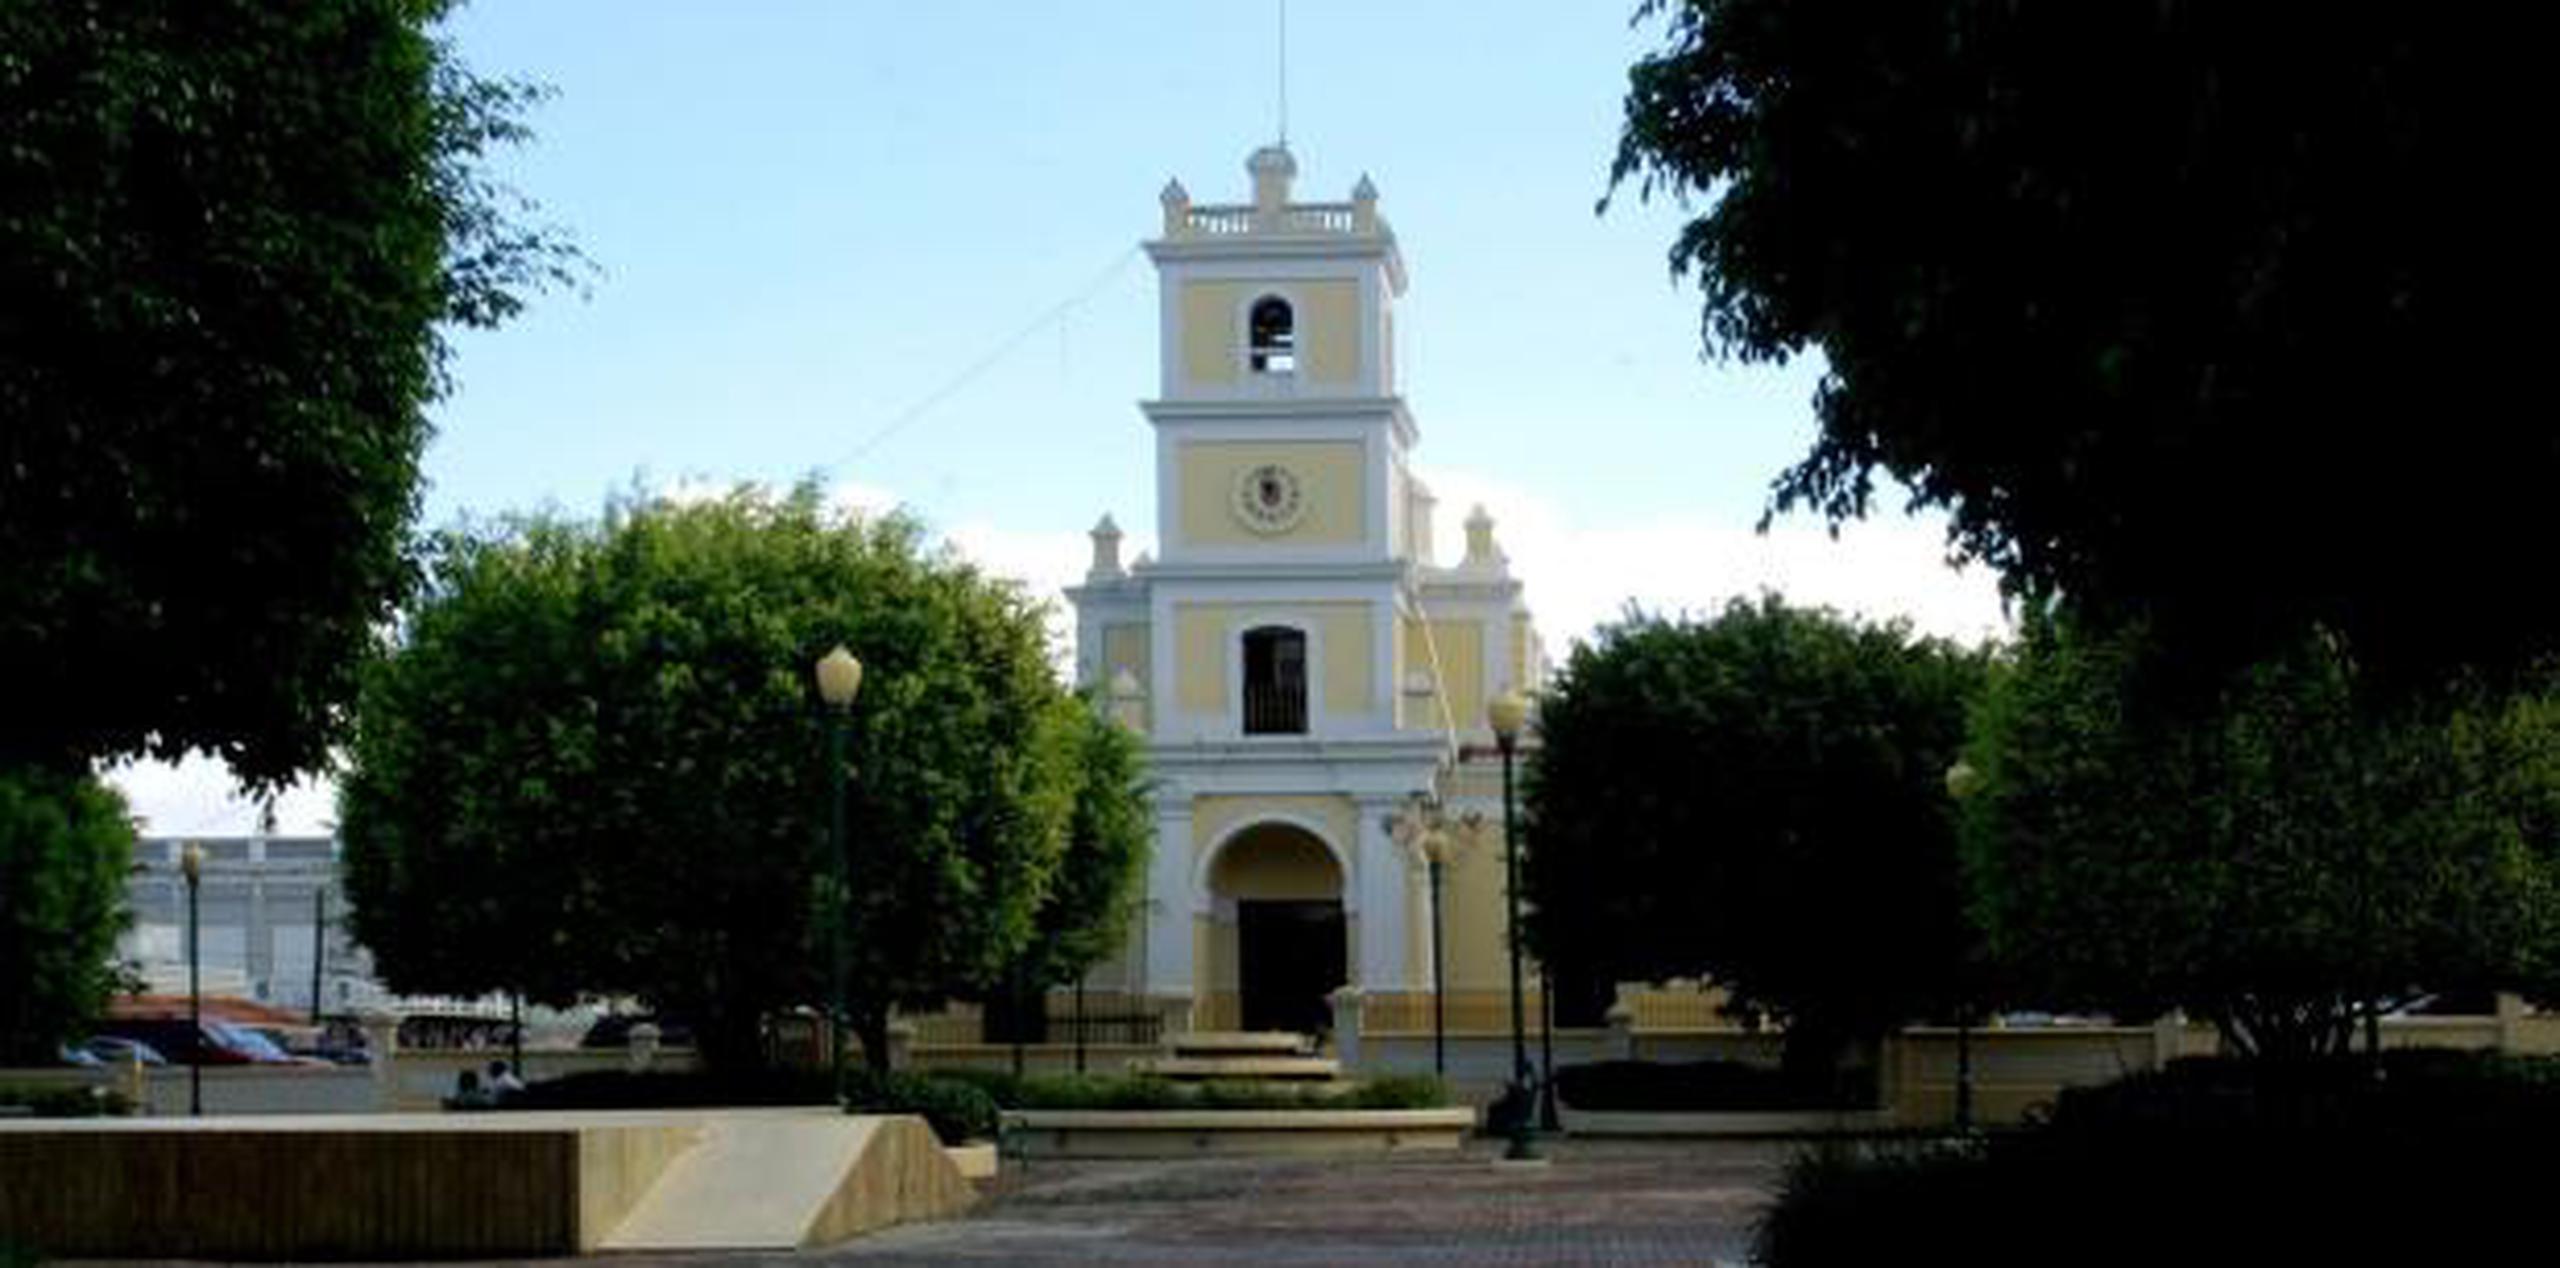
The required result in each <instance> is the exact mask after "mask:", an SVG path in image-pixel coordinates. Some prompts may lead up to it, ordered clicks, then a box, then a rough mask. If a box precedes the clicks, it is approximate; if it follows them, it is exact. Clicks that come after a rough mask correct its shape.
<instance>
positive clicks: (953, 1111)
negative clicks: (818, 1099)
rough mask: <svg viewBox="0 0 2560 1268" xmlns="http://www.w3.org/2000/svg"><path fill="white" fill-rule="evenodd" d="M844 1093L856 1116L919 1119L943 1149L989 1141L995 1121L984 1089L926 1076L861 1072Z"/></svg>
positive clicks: (991, 1102)
mask: <svg viewBox="0 0 2560 1268" xmlns="http://www.w3.org/2000/svg"><path fill="white" fill-rule="evenodd" d="M848 1093H849V1095H850V1097H851V1099H852V1105H853V1108H854V1110H855V1111H856V1112H867V1113H873V1114H914V1115H917V1116H919V1117H921V1118H923V1119H924V1121H925V1122H926V1123H927V1124H929V1125H930V1126H931V1127H932V1128H933V1134H934V1135H935V1136H936V1137H938V1138H940V1139H941V1141H942V1143H943V1144H946V1145H956V1144H959V1143H961V1142H962V1141H969V1140H993V1139H995V1135H996V1128H997V1125H998V1120H999V1118H1000V1115H999V1114H998V1112H997V1109H996V1102H995V1098H994V1097H992V1096H989V1095H988V1094H987V1092H986V1090H985V1089H983V1088H980V1087H977V1086H975V1085H974V1084H971V1083H966V1082H962V1081H960V1080H956V1079H946V1078H941V1077H938V1076H935V1075H929V1074H906V1073H890V1074H874V1073H872V1072H870V1071H868V1070H865V1071H860V1072H858V1073H856V1074H855V1075H854V1076H853V1082H852V1086H851V1087H850V1088H849V1089H848Z"/></svg>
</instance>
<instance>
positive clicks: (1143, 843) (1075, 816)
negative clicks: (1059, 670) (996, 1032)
mask: <svg viewBox="0 0 2560 1268" xmlns="http://www.w3.org/2000/svg"><path fill="white" fill-rule="evenodd" d="M1062 707H1063V708H1065V709H1066V710H1067V714H1066V716H1065V719H1064V722H1063V726H1064V729H1065V730H1066V731H1067V733H1068V735H1069V736H1070V742H1071V743H1072V744H1073V745H1074V751H1073V754H1072V756H1071V757H1070V759H1069V765H1070V768H1071V769H1072V770H1073V772H1074V778H1075V780H1076V798H1075V808H1074V811H1073V813H1072V816H1071V818H1070V819H1069V820H1068V825H1067V845H1066V853H1065V855H1064V856H1063V857H1062V858H1061V859H1060V860H1059V864H1058V870H1057V874H1056V876H1055V877H1054V878H1053V879H1052V881H1051V883H1050V885H1049V889H1048V892H1047V893H1046V894H1045V895H1043V896H1042V898H1041V901H1040V905H1039V909H1038V911H1037V912H1036V914H1035V915H1034V916H1033V922H1032V923H1033V929H1034V932H1033V934H1032V937H1031V939H1030V941H1029V942H1027V943H1025V944H1024V946H1023V949H1022V953H1021V955H1020V956H1018V957H1017V958H1016V960H1015V962H1014V963H1013V965H1012V966H1011V967H1010V968H1009V969H1008V970H1007V972H1006V974H1005V978H1004V980H1003V981H1002V982H1000V983H998V984H997V992H996V993H997V994H998V995H1000V996H1001V998H990V999H989V1001H988V1003H989V1004H990V1006H991V1007H993V1008H995V1009H997V1010H999V1011H1001V1012H1006V1013H1007V1024H1010V1025H1015V1026H1020V1025H1023V1024H1024V1019H1026V1018H1027V1017H1028V1016H1029V1015H1030V1012H1029V1010H1031V1009H1032V1008H1034V1007H1041V1006H1045V1000H1046V996H1047V992H1048V991H1049V989H1050V988H1052V987H1058V986H1066V985H1069V984H1071V983H1073V982H1074V981H1075V980H1076V979H1077V978H1079V977H1082V976H1083V975H1084V973H1085V972H1086V971H1087V970H1089V969H1091V968H1092V967H1093V966H1094V965H1096V964H1100V963H1102V962H1103V961H1105V960H1108V959H1110V958H1111V957H1112V956H1113V955H1114V954H1117V953H1118V952H1119V951H1120V950H1121V949H1122V948H1123V947H1124V946H1126V945H1127V940H1128V933H1129V920H1130V918H1131V916H1132V915H1133V914H1134V912H1135V911H1136V905H1137V901H1138V899H1139V897H1140V896H1141V895H1142V894H1143V893H1144V892H1145V884H1144V880H1143V877H1144V873H1145V870H1146V865H1147V855H1148V851H1149V848H1150V845H1151V842H1152V837H1153V833H1152V831H1151V830H1150V828H1149V824H1148V820H1147V815H1146V800H1145V797H1144V793H1143V789H1144V786H1145V769H1144V764H1143V763H1144V757H1143V755H1142V754H1141V752H1140V751H1139V746H1138V738H1137V736H1136V735H1135V734H1133V733H1131V732H1130V731H1129V729H1128V728H1126V727H1124V726H1122V725H1120V724H1119V723H1118V722H1115V721H1113V720H1111V719H1110V718H1109V717H1108V716H1106V715H1105V714H1104V712H1103V711H1102V707H1101V702H1100V701H1099V700H1078V701H1072V702H1068V703H1066V704H1064V705H1063V706H1062Z"/></svg>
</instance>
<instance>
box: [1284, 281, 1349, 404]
mask: <svg viewBox="0 0 2560 1268" xmlns="http://www.w3.org/2000/svg"><path fill="white" fill-rule="evenodd" d="M1291 289H1292V290H1294V291H1295V292H1297V295H1298V313H1297V316H1298V355H1299V360H1298V368H1299V373H1301V374H1302V375H1304V376H1305V378H1306V380H1307V381H1308V382H1310V383H1322V384H1325V385H1327V386H1338V385H1342V384H1347V383H1350V382H1351V381H1352V380H1353V379H1355V378H1357V377H1358V376H1359V374H1360V288H1359V285H1358V284H1357V283H1354V282H1351V281H1349V280H1347V279H1346V280H1343V281H1332V282H1300V283H1298V284H1297V285H1296V286H1294V287H1292V288H1291Z"/></svg>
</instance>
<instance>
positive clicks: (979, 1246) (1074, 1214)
mask: <svg viewBox="0 0 2560 1268" xmlns="http://www.w3.org/2000/svg"><path fill="white" fill-rule="evenodd" d="M1794 1149H1795V1147H1794V1146H1790V1145H1785V1144H1779V1143H1770V1142H1715V1143H1707V1142H1700V1143H1686V1142H1667V1141H1666V1142H1642V1143H1639V1142H1625V1143H1616V1142H1613V1143H1606V1144H1603V1143H1599V1142H1578V1141H1562V1142H1555V1143H1554V1145H1553V1147H1552V1148H1551V1150H1550V1153H1551V1155H1552V1157H1553V1159H1554V1161H1553V1162H1552V1163H1551V1165H1549V1166H1547V1167H1545V1168H1541V1169H1516V1168H1507V1167H1497V1166H1495V1165H1494V1163H1493V1158H1494V1156H1495V1155H1496V1154H1497V1153H1498V1152H1499V1147H1498V1146H1496V1145H1492V1144H1477V1145H1473V1146H1470V1148H1469V1149H1468V1150H1467V1151H1466V1152H1465V1153H1464V1154H1462V1155H1456V1156H1451V1155H1440V1156H1437V1157H1432V1156H1406V1157H1399V1158H1384V1159H1333V1160H1321V1159H1287V1160H1259V1159H1217V1160H1199V1161H1184V1162H1145V1163H1138V1162H1115V1163H1101V1162H1084V1163H1078V1162H1046V1163H1033V1164H1030V1165H1028V1166H1017V1167H1013V1168H1011V1169H1010V1170H1009V1173H1008V1175H1007V1176H1006V1177H1005V1178H1004V1179H1003V1180H1002V1181H1001V1182H1000V1183H999V1186H998V1188H997V1189H996V1190H995V1192H994V1194H993V1195H992V1198H991V1200H990V1201H988V1202H986V1203H984V1204H982V1205H981V1206H980V1207H979V1209H978V1211H977V1212H976V1213H975V1214H973V1215H971V1216H969V1217H968V1218H965V1219H961V1220H956V1221H952V1222H950V1223H945V1224H937V1225H927V1226H919V1227H914V1228H904V1229H894V1230H890V1231H888V1232H885V1233H881V1234H878V1235H875V1236H872V1237H868V1238H864V1239H862V1240H861V1241H859V1242H856V1243H852V1244H849V1245H847V1246H844V1247H840V1248H837V1249H835V1250H833V1251H830V1252H827V1253H826V1254H824V1255H823V1256H817V1257H816V1258H823V1259H824V1260H825V1261H827V1262H830V1263H840V1264H844V1265H848V1266H851V1268H903V1266H905V1265H934V1264H943V1265H948V1264H1017V1265H1024V1266H1025V1268H1035V1266H1042V1265H1091V1264H1201V1265H1215V1266H1216V1268H1249V1266H1250V1265H1259V1264H1270V1265H1318V1264H1453V1265H1455V1264H1466V1265H1475V1264H1483V1265H1509V1264H1647V1265H1667V1264H1683V1265H1734V1266H1736V1268H1738V1266H1739V1265H1741V1264H1743V1263H1744V1262H1746V1260H1747V1258H1748V1253H1749V1249H1750V1240H1751V1226H1752V1222H1753V1221H1754V1220H1755V1219H1756V1218H1757V1217H1758V1215H1759V1212H1760V1209H1761V1208H1762V1207H1763V1206H1764V1205H1765V1204H1766V1203H1767V1202H1768V1200H1769V1196H1770V1194H1771V1192H1772V1191H1773V1190H1774V1189H1775V1187H1776V1184H1777V1181H1778V1177H1779V1174H1780V1172H1781V1171H1782V1170H1783V1169H1784V1167H1785V1164H1786V1160H1787V1159H1788V1158H1789V1157H1790V1156H1791V1155H1792V1153H1793V1152H1794ZM696 1262H698V1261H696ZM723 1262H738V1263H745V1262H751V1261H748V1260H744V1259H740V1260H735V1261H723Z"/></svg>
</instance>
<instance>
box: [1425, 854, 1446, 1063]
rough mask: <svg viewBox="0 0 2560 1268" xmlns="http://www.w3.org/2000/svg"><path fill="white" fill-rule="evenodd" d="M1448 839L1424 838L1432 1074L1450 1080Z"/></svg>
mask: <svg viewBox="0 0 2560 1268" xmlns="http://www.w3.org/2000/svg"><path fill="white" fill-rule="evenodd" d="M1445 841H1446V838H1444V837H1442V836H1441V835H1439V834H1438V833H1433V834H1432V835H1430V836H1428V837H1425V838H1423V845H1422V857H1423V865H1424V866H1425V867H1427V868H1428V869H1430V872H1431V1072H1432V1073H1433V1074H1436V1075H1438V1076H1440V1077H1441V1078H1444V1079H1445V1078H1447V1077H1449V966H1448V964H1447V963H1445V961H1446V960H1447V959H1448V948H1447V947H1446V946H1444V945H1443V939H1442V938H1441V936H1440V869H1441V867H1442V866H1443V862H1442V859H1441V856H1442V855H1443V854H1445V853H1446V852H1447V850H1448V847H1447V845H1446V844H1445V843H1444V842H1445Z"/></svg>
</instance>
